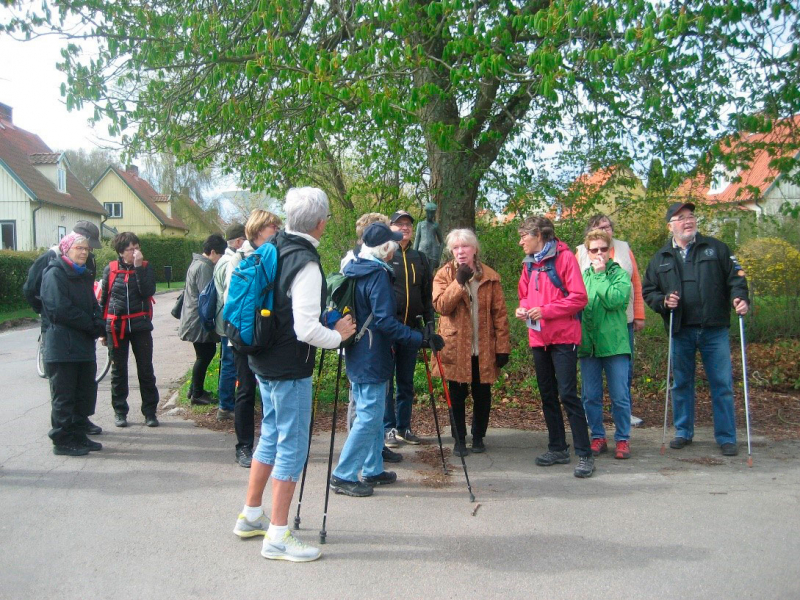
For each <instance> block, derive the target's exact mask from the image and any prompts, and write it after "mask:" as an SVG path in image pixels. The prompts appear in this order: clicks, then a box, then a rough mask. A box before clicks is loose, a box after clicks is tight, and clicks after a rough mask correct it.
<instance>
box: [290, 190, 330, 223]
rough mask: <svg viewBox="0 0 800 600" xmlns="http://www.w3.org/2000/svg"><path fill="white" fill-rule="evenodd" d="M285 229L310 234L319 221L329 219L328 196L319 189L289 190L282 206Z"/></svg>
mask: <svg viewBox="0 0 800 600" xmlns="http://www.w3.org/2000/svg"><path fill="white" fill-rule="evenodd" d="M283 210H284V211H286V228H287V230H288V231H295V232H298V233H311V232H312V231H314V229H316V228H317V226H318V225H319V223H320V221H327V220H328V219H329V218H330V214H329V213H330V204H329V202H328V195H327V194H326V193H325V192H323V191H322V190H321V189H319V188H313V187H301V188H291V189H290V190H289V191H288V192H286V201H285V203H284V205H283Z"/></svg>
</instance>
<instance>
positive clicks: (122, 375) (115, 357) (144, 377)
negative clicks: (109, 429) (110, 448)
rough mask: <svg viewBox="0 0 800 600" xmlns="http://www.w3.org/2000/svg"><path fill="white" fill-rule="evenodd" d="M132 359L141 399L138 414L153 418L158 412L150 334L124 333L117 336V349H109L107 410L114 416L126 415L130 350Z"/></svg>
mask: <svg viewBox="0 0 800 600" xmlns="http://www.w3.org/2000/svg"><path fill="white" fill-rule="evenodd" d="M131 348H132V349H133V356H134V358H135V359H136V375H137V377H138V378H139V393H140V394H141V396H142V414H143V415H144V416H145V417H150V416H154V415H155V414H156V409H157V408H158V388H157V387H156V374H155V371H154V370H153V332H152V331H133V332H125V337H124V338H123V339H120V337H119V336H117V347H116V348H114V347H113V344H112V347H111V361H112V362H111V406H113V407H114V412H115V413H116V414H118V415H127V414H128V393H129V390H128V357H129V356H130V349H131Z"/></svg>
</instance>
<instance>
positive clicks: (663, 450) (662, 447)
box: [661, 444, 667, 456]
mask: <svg viewBox="0 0 800 600" xmlns="http://www.w3.org/2000/svg"><path fill="white" fill-rule="evenodd" d="M666 451H667V448H666V445H665V444H661V456H664V453H665V452H666Z"/></svg>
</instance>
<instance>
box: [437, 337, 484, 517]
mask: <svg viewBox="0 0 800 600" xmlns="http://www.w3.org/2000/svg"><path fill="white" fill-rule="evenodd" d="M431 352H432V353H433V356H434V357H435V358H436V364H437V365H439V373H440V374H441V375H442V389H443V390H444V399H445V400H447V410H448V411H449V412H450V426H451V427H453V428H455V423H456V420H455V418H454V417H453V403H452V402H450V390H448V389H447V378H446V377H445V374H444V367H443V366H442V359H441V358H439V353H438V352H437V351H436V350H435V349H434V348H431ZM461 466H462V467H464V479H466V480H467V489H468V490H469V501H470V502H475V494H473V493H472V486H471V485H470V483H469V474H468V473H467V462H466V461H465V460H464V456H463V455H462V456H461Z"/></svg>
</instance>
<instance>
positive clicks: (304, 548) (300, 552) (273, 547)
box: [261, 531, 322, 562]
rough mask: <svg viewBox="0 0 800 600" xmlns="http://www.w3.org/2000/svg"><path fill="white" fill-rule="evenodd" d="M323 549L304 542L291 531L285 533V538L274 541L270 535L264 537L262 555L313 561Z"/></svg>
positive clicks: (294, 560)
mask: <svg viewBox="0 0 800 600" xmlns="http://www.w3.org/2000/svg"><path fill="white" fill-rule="evenodd" d="M321 555H322V551H321V550H320V549H319V548H315V547H314V546H309V545H308V544H304V543H303V542H301V541H300V540H298V539H297V538H296V537H294V536H293V535H292V532H291V531H287V532H286V533H284V534H283V539H281V540H280V541H277V542H273V541H272V540H270V539H269V536H266V537H265V538H264V545H263V546H262V547H261V556H263V557H264V558H270V559H272V560H290V561H292V562H311V561H312V560H317V559H318V558H319V557H320V556H321Z"/></svg>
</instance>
